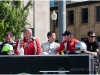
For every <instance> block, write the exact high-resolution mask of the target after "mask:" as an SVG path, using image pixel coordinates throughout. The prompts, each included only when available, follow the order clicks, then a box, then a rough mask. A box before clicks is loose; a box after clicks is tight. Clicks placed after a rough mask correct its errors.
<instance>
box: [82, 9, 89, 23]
mask: <svg viewBox="0 0 100 75" xmlns="http://www.w3.org/2000/svg"><path fill="white" fill-rule="evenodd" d="M81 15H82V23H88V8H83V9H82V13H81Z"/></svg>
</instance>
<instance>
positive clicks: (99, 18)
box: [96, 6, 100, 21]
mask: <svg viewBox="0 0 100 75" xmlns="http://www.w3.org/2000/svg"><path fill="white" fill-rule="evenodd" d="M96 21H100V6H97V7H96Z"/></svg>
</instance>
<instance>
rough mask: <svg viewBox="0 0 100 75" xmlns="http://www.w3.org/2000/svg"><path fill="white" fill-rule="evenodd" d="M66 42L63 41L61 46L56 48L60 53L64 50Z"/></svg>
mask: <svg viewBox="0 0 100 75" xmlns="http://www.w3.org/2000/svg"><path fill="white" fill-rule="evenodd" d="M64 48H65V47H64V43H63V42H62V43H61V44H60V47H59V48H58V49H57V50H56V53H60V52H61V51H62V50H64Z"/></svg>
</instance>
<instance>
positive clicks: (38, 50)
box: [36, 38, 42, 55]
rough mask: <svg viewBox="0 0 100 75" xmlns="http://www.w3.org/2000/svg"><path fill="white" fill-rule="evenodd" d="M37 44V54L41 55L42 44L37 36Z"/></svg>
mask: <svg viewBox="0 0 100 75" xmlns="http://www.w3.org/2000/svg"><path fill="white" fill-rule="evenodd" d="M36 45H37V52H36V55H40V54H41V52H42V51H41V45H40V41H39V40H38V39H37V38H36Z"/></svg>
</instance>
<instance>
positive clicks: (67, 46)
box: [57, 31, 78, 53]
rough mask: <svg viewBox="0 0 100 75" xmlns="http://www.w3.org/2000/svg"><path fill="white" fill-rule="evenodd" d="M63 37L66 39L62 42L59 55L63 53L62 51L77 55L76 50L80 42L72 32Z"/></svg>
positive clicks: (66, 32) (64, 34) (58, 51)
mask: <svg viewBox="0 0 100 75" xmlns="http://www.w3.org/2000/svg"><path fill="white" fill-rule="evenodd" d="M62 36H63V37H64V41H62V42H61V44H60V47H59V48H58V50H57V53H61V52H62V51H64V52H65V53H66V52H67V53H75V51H74V48H75V45H76V43H77V42H78V40H76V39H74V37H73V35H72V33H71V32H70V31H65V32H64V33H63V34H62Z"/></svg>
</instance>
